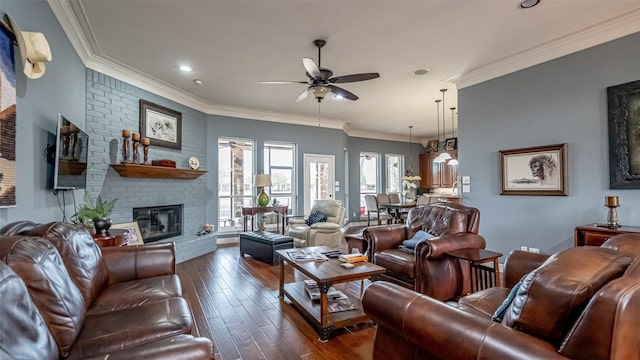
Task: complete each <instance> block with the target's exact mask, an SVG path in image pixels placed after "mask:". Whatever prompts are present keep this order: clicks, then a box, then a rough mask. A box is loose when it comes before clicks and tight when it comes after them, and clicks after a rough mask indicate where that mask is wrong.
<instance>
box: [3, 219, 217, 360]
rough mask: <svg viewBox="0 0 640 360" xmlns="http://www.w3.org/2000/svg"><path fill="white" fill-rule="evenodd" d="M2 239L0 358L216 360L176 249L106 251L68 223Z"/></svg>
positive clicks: (23, 226)
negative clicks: (186, 289)
mask: <svg viewBox="0 0 640 360" xmlns="http://www.w3.org/2000/svg"><path fill="white" fill-rule="evenodd" d="M0 234H2V235H3V237H1V238H0V260H1V261H0V297H1V298H2V299H3V301H2V304H0V315H1V317H2V319H3V321H0V358H4V357H3V356H7V358H9V359H13V358H25V359H59V358H60V359H94V358H95V359H106V358H109V359H163V358H166V359H213V349H212V343H211V341H210V340H209V339H206V338H200V337H197V334H196V333H197V331H196V329H195V327H194V324H193V322H192V315H191V309H190V308H189V304H188V303H187V301H186V299H185V298H183V297H182V288H181V284H180V279H179V278H178V277H177V275H176V274H175V249H174V246H173V244H158V245H153V244H149V245H144V246H134V247H110V248H104V249H100V248H99V247H98V246H97V245H96V244H95V243H94V241H93V239H92V237H91V235H90V234H89V233H88V232H87V230H86V229H85V228H83V227H81V226H75V225H70V224H65V223H60V222H56V223H50V224H46V225H37V224H34V223H32V222H28V221H24V222H19V223H13V224H9V225H7V226H5V227H4V228H3V229H0ZM12 299H13V300H12ZM5 300H6V301H5Z"/></svg>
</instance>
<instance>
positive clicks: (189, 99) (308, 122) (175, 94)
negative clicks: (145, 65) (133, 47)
mask: <svg viewBox="0 0 640 360" xmlns="http://www.w3.org/2000/svg"><path fill="white" fill-rule="evenodd" d="M48 3H49V6H50V7H51V9H52V10H53V13H54V15H55V16H56V18H57V19H58V21H59V22H60V25H61V26H62V28H63V30H64V32H65V33H66V35H67V37H68V38H69V41H70V42H71V44H72V45H73V47H74V49H75V50H76V52H77V53H78V56H79V57H80V59H81V61H82V62H83V64H84V65H85V66H86V67H87V68H89V69H91V70H94V71H97V72H100V73H102V74H105V75H108V76H110V77H113V78H115V79H118V80H120V81H123V82H126V83H128V84H131V85H133V86H136V87H139V88H141V89H143V90H146V91H149V92H151V93H154V94H157V95H159V96H162V97H165V98H167V99H169V100H172V101H175V102H177V103H179V104H182V105H184V106H188V107H190V108H193V109H195V110H198V111H201V112H203V113H205V114H207V115H219V116H228V117H235V118H243V119H252V120H261V121H270V122H277V123H286V124H293V125H302V126H311V127H322V128H329V129H339V130H342V131H344V132H345V133H346V134H347V135H348V136H366V137H372V138H376V139H384V140H400V139H399V137H396V136H394V135H390V134H383V133H376V132H366V131H356V130H353V129H351V127H350V126H349V125H348V123H346V122H345V121H342V120H338V119H329V118H321V119H320V120H318V118H317V117H313V116H305V115H292V114H285V113H276V112H268V111H260V110H253V109H245V108H237V107H231V106H224V105H217V104H211V103H209V102H207V101H206V100H204V99H201V98H198V97H195V96H194V95H193V94H190V93H187V92H185V91H183V90H181V89H178V88H176V87H174V86H172V85H170V84H167V83H165V82H163V81H161V80H159V79H156V78H154V77H152V76H150V75H148V74H145V73H143V72H140V71H138V70H135V69H132V68H129V67H128V66H126V65H125V64H122V63H119V62H118V61H117V60H115V59H110V58H109V57H107V56H105V55H104V54H102V53H101V51H100V49H99V46H98V44H97V42H96V41H95V38H94V37H93V35H92V31H91V26H90V25H89V23H88V22H87V20H86V16H85V13H84V9H83V8H82V5H81V4H80V2H79V1H77V0H69V1H59V0H48Z"/></svg>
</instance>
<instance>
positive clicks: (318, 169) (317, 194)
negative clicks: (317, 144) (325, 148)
mask: <svg viewBox="0 0 640 360" xmlns="http://www.w3.org/2000/svg"><path fill="white" fill-rule="evenodd" d="M303 159H304V186H303V189H304V213H305V214H309V211H310V210H311V205H313V202H314V201H315V200H322V199H334V198H335V160H336V159H335V156H334V155H321V154H304V156H303Z"/></svg>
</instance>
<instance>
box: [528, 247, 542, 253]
mask: <svg viewBox="0 0 640 360" xmlns="http://www.w3.org/2000/svg"><path fill="white" fill-rule="evenodd" d="M529 251H531V252H532V253H536V254H539V253H540V249H538V248H529Z"/></svg>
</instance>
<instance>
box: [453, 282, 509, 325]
mask: <svg viewBox="0 0 640 360" xmlns="http://www.w3.org/2000/svg"><path fill="white" fill-rule="evenodd" d="M508 294H509V289H507V288H503V287H492V288H488V289H484V290H481V291H476V292H474V293H471V294H469V295H466V296H463V297H461V298H460V300H458V307H459V308H460V309H463V310H465V311H468V310H471V311H474V312H476V313H479V314H482V315H483V316H484V317H486V318H491V317H492V316H493V314H494V313H495V311H496V309H497V308H498V307H499V306H500V304H502V302H503V301H504V299H505V298H506V297H507V295H508Z"/></svg>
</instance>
